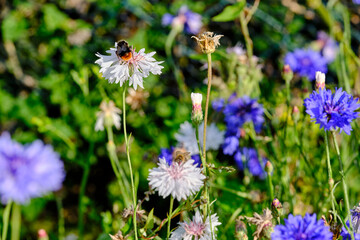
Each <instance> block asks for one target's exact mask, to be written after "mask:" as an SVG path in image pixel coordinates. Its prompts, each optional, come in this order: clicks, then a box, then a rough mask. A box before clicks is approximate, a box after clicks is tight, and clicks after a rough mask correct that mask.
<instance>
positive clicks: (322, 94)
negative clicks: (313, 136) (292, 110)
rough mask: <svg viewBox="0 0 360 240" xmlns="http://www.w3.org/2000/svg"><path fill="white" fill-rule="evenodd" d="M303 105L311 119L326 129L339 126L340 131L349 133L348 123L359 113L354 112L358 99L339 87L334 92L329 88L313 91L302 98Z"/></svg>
mask: <svg viewBox="0 0 360 240" xmlns="http://www.w3.org/2000/svg"><path fill="white" fill-rule="evenodd" d="M304 106H305V107H306V113H307V114H309V115H310V117H311V118H312V119H313V121H315V123H318V124H320V128H324V129H325V130H326V131H329V130H336V129H337V128H339V129H340V132H341V131H344V132H345V133H346V134H348V135H350V131H351V130H352V128H351V125H350V123H351V121H352V120H353V119H356V118H357V117H359V113H358V112H355V110H356V109H358V108H359V107H360V104H359V103H358V99H354V98H353V96H351V95H350V94H348V93H346V92H345V91H342V89H341V88H339V89H335V93H334V94H333V93H332V92H331V90H329V89H319V92H316V91H314V92H313V93H312V94H311V95H310V96H309V98H306V99H305V100H304Z"/></svg>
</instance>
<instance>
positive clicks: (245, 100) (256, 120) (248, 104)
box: [224, 96, 264, 137]
mask: <svg viewBox="0 0 360 240" xmlns="http://www.w3.org/2000/svg"><path fill="white" fill-rule="evenodd" d="M224 115H225V122H226V126H227V130H226V135H235V136H237V137H240V131H239V129H240V128H241V127H242V126H243V125H244V123H246V122H253V124H254V128H255V130H256V132H259V131H260V130H261V128H262V126H263V123H264V116H263V115H264V108H263V106H262V105H261V104H259V103H258V102H257V101H256V99H252V98H250V97H248V96H243V97H241V98H234V97H231V100H229V103H228V104H227V105H226V106H225V109H224Z"/></svg>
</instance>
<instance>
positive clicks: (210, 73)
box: [203, 53, 212, 169]
mask: <svg viewBox="0 0 360 240" xmlns="http://www.w3.org/2000/svg"><path fill="white" fill-rule="evenodd" d="M207 60H208V61H207V62H208V86H207V94H206V105H205V117H204V137H203V157H204V160H205V162H204V165H205V169H206V167H207V166H206V165H207V164H206V127H207V118H208V110H209V101H210V91H211V78H212V65H211V53H208V54H207Z"/></svg>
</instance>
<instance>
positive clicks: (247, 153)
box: [234, 147, 267, 178]
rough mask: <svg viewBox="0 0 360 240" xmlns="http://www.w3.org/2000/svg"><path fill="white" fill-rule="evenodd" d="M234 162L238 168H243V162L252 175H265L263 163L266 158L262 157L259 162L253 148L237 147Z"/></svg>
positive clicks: (262, 176)
mask: <svg viewBox="0 0 360 240" xmlns="http://www.w3.org/2000/svg"><path fill="white" fill-rule="evenodd" d="M234 159H235V162H236V164H237V166H238V168H239V169H241V170H243V169H244V167H245V166H244V164H246V167H247V168H248V169H249V171H250V173H251V174H252V175H253V176H258V177H260V178H264V177H265V165H266V162H267V159H266V158H262V159H261V160H262V161H261V162H260V159H259V157H258V154H257V152H256V150H255V149H254V148H246V147H244V148H242V149H238V150H237V151H236V153H235V155H234Z"/></svg>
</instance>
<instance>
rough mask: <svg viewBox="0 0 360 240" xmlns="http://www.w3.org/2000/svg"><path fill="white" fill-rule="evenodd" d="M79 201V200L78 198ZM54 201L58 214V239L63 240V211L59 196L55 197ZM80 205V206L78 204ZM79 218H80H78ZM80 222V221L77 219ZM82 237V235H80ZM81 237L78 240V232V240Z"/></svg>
mask: <svg viewBox="0 0 360 240" xmlns="http://www.w3.org/2000/svg"><path fill="white" fill-rule="evenodd" d="M80 199H81V198H80ZM55 200H56V207H57V210H58V214H59V219H58V225H59V226H58V238H59V240H63V239H65V218H64V210H63V205H62V201H61V198H60V196H56V198H55ZM79 205H80V204H79ZM79 215H80V212H79ZM79 218H80V216H79ZM79 221H80V219H79ZM81 236H82V237H83V235H81ZM82 237H81V238H80V232H79V239H82Z"/></svg>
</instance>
